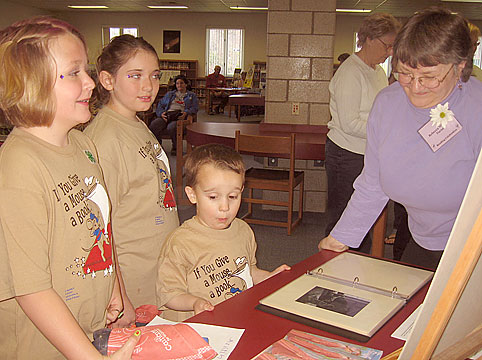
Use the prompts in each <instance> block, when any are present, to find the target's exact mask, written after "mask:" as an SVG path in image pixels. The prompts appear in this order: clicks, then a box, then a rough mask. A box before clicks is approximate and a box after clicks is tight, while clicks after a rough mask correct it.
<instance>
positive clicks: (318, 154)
mask: <svg viewBox="0 0 482 360" xmlns="http://www.w3.org/2000/svg"><path fill="white" fill-rule="evenodd" d="M238 114H239V112H238ZM236 130H240V131H241V133H243V134H252V135H265V136H269V135H272V136H288V135H289V134H291V133H295V134H296V158H297V159H303V160H325V143H326V134H327V133H328V127H327V126H326V125H297V124H270V123H260V124H250V123H239V122H238V123H212V122H196V123H193V124H189V125H187V127H186V140H187V142H188V144H190V145H192V146H199V145H203V144H209V143H217V144H224V145H226V146H230V147H232V148H234V138H235V135H234V134H235V132H236ZM181 142H182V141H181ZM282 156H283V154H280V157H282ZM177 161H178V162H179V163H180V161H181V160H180V159H178V160H177ZM177 172H178V174H176V187H177V188H178V193H177V194H178V201H179V200H180V199H182V194H183V192H182V189H183V183H182V168H179V170H177ZM179 189H180V190H179ZM386 224H387V211H386V208H385V209H384V210H383V211H382V213H381V214H380V216H379V217H378V220H377V221H376V222H375V224H374V226H373V239H372V248H371V254H372V255H374V256H378V257H383V256H384V247H385V245H384V239H385V232H386ZM320 240H321V237H320Z"/></svg>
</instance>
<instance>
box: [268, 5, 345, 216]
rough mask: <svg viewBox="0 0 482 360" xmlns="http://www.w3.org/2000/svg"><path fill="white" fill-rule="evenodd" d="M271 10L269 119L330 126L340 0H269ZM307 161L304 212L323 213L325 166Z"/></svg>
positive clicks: (269, 13) (269, 26)
mask: <svg viewBox="0 0 482 360" xmlns="http://www.w3.org/2000/svg"><path fill="white" fill-rule="evenodd" d="M268 9H269V10H268V31H267V33H268V42H267V44H268V46H267V52H268V54H267V59H268V61H267V84H266V106H265V122H268V123H287V124H310V125H325V124H327V123H328V121H329V120H330V111H329V92H328V85H329V82H330V79H331V77H332V74H333V43H334V35H335V21H336V0H323V1H321V0H269V1H268ZM293 103H298V104H299V114H296V115H295V114H292V108H293ZM305 163H306V167H304V168H303V170H304V171H305V172H306V173H305V177H306V178H305V181H306V180H308V181H307V182H308V185H309V186H305V187H306V190H305V210H306V211H320V212H322V211H325V208H326V176H325V173H324V168H323V167H314V166H313V161H311V163H310V161H306V162H305ZM312 200H313V201H312Z"/></svg>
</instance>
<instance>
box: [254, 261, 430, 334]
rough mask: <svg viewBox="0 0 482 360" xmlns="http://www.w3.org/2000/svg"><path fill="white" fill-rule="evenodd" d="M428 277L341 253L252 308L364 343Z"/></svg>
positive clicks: (413, 269)
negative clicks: (255, 307)
mask: <svg viewBox="0 0 482 360" xmlns="http://www.w3.org/2000/svg"><path fill="white" fill-rule="evenodd" d="M432 276H433V272H432V271H429V270H424V269H420V268H416V267H411V266H407V265H402V264H399V263H394V262H391V261H387V260H383V259H377V258H372V257H370V256H365V255H363V254H358V253H355V252H345V253H342V254H340V255H338V256H336V257H335V258H333V259H332V260H330V261H328V262H326V263H325V264H323V265H321V266H320V267H317V268H315V269H313V270H312V271H309V272H308V273H306V274H304V275H301V276H300V277H298V278H296V279H295V280H293V281H292V282H290V283H288V284H287V285H285V286H283V287H282V288H280V289H278V290H276V291H275V292H273V293H272V294H270V295H268V296H267V297H265V298H263V299H261V300H260V301H259V304H258V306H257V309H259V310H262V311H265V312H269V313H272V314H275V315H278V316H281V317H285V318H288V319H291V320H294V321H298V322H301V323H304V324H306V325H309V326H312V327H316V328H319V329H322V330H327V331H330V332H332V333H335V334H338V335H342V336H345V337H347V338H351V339H354V340H357V341H368V340H369V338H370V337H371V336H373V334H375V332H376V331H377V330H378V329H380V327H382V326H383V324H385V323H386V322H387V321H388V320H389V319H390V318H391V317H392V316H393V315H394V314H395V313H396V312H397V311H398V310H399V309H400V308H402V307H403V306H404V305H405V303H406V301H408V300H409V299H410V298H411V297H412V296H413V295H414V294H415V293H416V292H417V291H418V290H420V289H421V288H422V287H423V286H424V285H425V284H426V283H427V282H428V281H430V279H431V278H432Z"/></svg>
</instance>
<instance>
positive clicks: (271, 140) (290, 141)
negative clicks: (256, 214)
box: [235, 130, 304, 235]
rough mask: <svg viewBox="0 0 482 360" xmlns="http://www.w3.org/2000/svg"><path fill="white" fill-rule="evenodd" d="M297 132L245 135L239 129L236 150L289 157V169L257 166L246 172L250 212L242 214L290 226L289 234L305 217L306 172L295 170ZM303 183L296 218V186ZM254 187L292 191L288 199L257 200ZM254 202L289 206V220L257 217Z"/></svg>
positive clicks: (249, 220)
mask: <svg viewBox="0 0 482 360" xmlns="http://www.w3.org/2000/svg"><path fill="white" fill-rule="evenodd" d="M295 142H296V140H295V134H291V136H290V137H281V136H258V135H243V134H241V133H240V131H239V130H237V131H236V138H235V149H236V151H238V152H240V153H244V154H251V155H255V156H271V155H274V154H276V156H277V157H285V158H289V161H290V165H289V170H275V169H256V168H250V169H248V170H247V171H246V179H245V184H244V186H245V188H246V189H248V197H243V201H244V202H247V203H248V212H247V213H246V214H245V215H244V216H243V217H242V219H243V220H245V221H246V222H247V223H251V224H261V225H270V226H280V227H286V228H287V229H288V235H291V231H292V229H293V228H294V227H295V226H296V225H298V224H299V223H300V221H301V219H302V217H303V190H304V172H303V171H295ZM280 149H286V154H283V155H282V156H280ZM298 185H299V194H300V196H299V207H298V217H297V218H296V219H295V220H294V221H293V205H294V192H295V188H296V187H297V186H298ZM253 189H261V190H272V191H284V192H288V201H279V200H268V199H257V198H254V197H253ZM253 204H262V205H274V206H283V207H287V208H288V219H287V221H285V222H282V221H271V220H262V219H255V218H253V217H252V216H253Z"/></svg>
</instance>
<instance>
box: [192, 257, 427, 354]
mask: <svg viewBox="0 0 482 360" xmlns="http://www.w3.org/2000/svg"><path fill="white" fill-rule="evenodd" d="M337 255H338V253H335V252H331V251H322V252H320V253H317V254H315V255H313V256H311V257H309V258H308V259H305V260H303V261H302V262H300V263H298V264H296V265H294V266H293V267H292V269H291V270H290V271H284V272H282V273H280V274H278V275H276V276H274V277H272V278H270V279H267V280H265V281H263V282H262V283H260V284H258V285H256V286H254V287H252V288H251V289H248V290H246V291H243V292H242V293H241V294H239V295H236V296H235V297H233V298H231V299H229V300H227V301H224V302H222V303H220V304H218V305H216V306H215V308H214V311H212V312H208V311H205V312H202V313H200V314H198V315H196V316H194V317H192V318H190V319H189V320H187V321H188V322H196V323H204V324H213V325H219V326H227V327H234V328H241V329H246V331H245V332H244V334H243V336H242V337H241V339H240V341H239V343H238V345H237V346H236V348H235V349H234V351H233V352H232V353H231V356H230V357H229V359H230V360H238V359H239V360H245V359H251V358H252V357H254V356H255V355H257V354H258V353H260V352H261V351H262V350H263V349H265V348H267V347H268V346H269V345H270V344H272V343H274V342H275V341H277V340H279V339H281V338H282V337H284V336H285V335H286V333H287V332H288V331H289V330H291V329H297V330H301V331H307V332H310V333H313V334H317V335H322V336H326V337H329V338H333V339H338V340H342V341H347V342H351V343H355V344H359V345H364V346H368V347H371V348H375V349H380V350H383V352H384V355H387V354H389V353H391V352H393V351H395V350H397V349H398V348H400V347H402V346H403V344H404V342H403V341H401V340H398V339H395V338H392V337H390V335H391V334H392V333H393V331H394V330H395V329H396V328H397V327H398V326H400V324H401V323H402V322H403V321H404V320H405V319H406V318H407V317H408V316H409V315H410V314H411V313H412V312H413V311H414V310H415V309H416V308H417V306H418V305H420V304H421V303H422V301H423V299H424V297H425V294H426V292H427V290H428V286H429V285H428V284H427V285H426V286H424V287H423V288H422V289H421V290H420V291H419V292H418V293H416V294H415V295H414V297H413V298H412V299H411V300H410V301H409V302H408V303H407V305H406V306H404V307H403V308H402V309H401V310H400V311H399V312H398V313H397V314H395V315H394V316H393V317H392V319H390V320H389V321H388V322H387V323H386V324H385V325H384V326H383V327H382V328H381V329H380V330H379V331H377V332H376V333H375V335H373V337H372V338H371V339H370V340H369V341H368V342H366V343H359V342H356V341H353V340H350V339H346V338H344V337H341V336H338V335H334V334H331V333H328V332H326V331H323V330H320V329H315V328H312V327H309V326H307V325H303V324H300V323H297V322H294V321H291V320H287V319H284V318H281V317H277V316H275V315H272V314H268V313H265V312H263V311H260V310H256V309H255V306H256V305H258V302H259V300H260V299H262V298H264V297H266V296H267V295H269V294H271V293H272V292H273V291H275V290H277V289H279V288H280V287H282V286H283V285H285V284H287V283H289V282H291V281H293V280H294V279H296V278H297V277H299V276H300V275H302V274H304V273H305V272H306V271H307V270H312V269H314V268H316V267H318V266H319V265H321V264H323V263H325V262H326V261H328V260H330V259H332V258H333V257H335V256H337Z"/></svg>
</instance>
